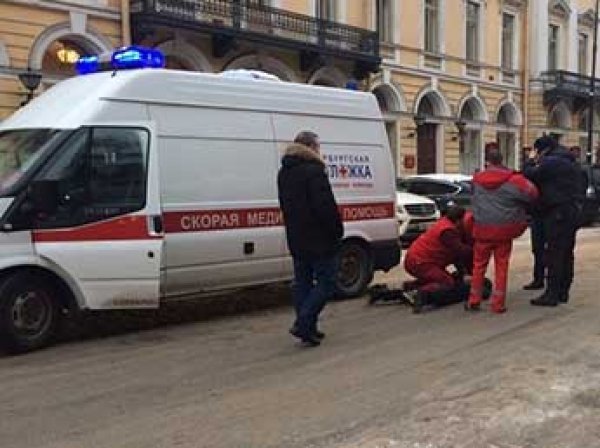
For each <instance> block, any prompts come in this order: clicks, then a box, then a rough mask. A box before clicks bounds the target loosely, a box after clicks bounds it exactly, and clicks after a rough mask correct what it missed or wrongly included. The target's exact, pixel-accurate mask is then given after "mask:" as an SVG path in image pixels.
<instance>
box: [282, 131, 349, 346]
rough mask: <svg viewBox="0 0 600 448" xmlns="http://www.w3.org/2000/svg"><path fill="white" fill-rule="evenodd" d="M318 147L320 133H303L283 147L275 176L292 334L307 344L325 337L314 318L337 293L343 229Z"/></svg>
mask: <svg viewBox="0 0 600 448" xmlns="http://www.w3.org/2000/svg"><path fill="white" fill-rule="evenodd" d="M319 150H320V143H319V137H318V136H317V135H316V134H315V133H313V132H310V131H304V132H301V133H300V134H298V136H297V137H296V139H295V140H294V143H293V144H292V145H290V146H289V147H288V148H287V149H286V151H285V154H284V156H283V159H282V161H281V169H280V170H279V175H278V178H277V185H278V189H279V204H280V206H281V209H282V211H283V218H284V221H285V230H286V236H287V242H288V247H289V249H290V252H291V254H292V257H293V259H294V291H293V292H294V305H295V308H296V322H295V323H294V325H293V327H292V329H291V330H290V333H291V334H292V335H294V336H296V337H297V338H299V339H300V340H301V341H302V343H303V344H304V345H305V346H309V347H314V346H317V345H319V343H320V341H321V339H323V337H324V334H323V333H321V332H320V331H319V330H318V329H317V320H318V318H319V314H320V312H321V311H322V310H323V307H324V306H325V304H326V303H327V300H328V299H329V298H331V297H332V296H333V294H334V292H335V279H336V255H337V251H338V248H339V245H340V242H341V239H342V236H343V233H344V228H343V225H342V220H341V218H340V215H339V212H338V208H337V204H336V202H335V198H334V196H333V192H332V190H331V185H330V184H329V179H328V177H327V174H326V173H325V163H324V162H323V160H322V158H321V156H320V153H319Z"/></svg>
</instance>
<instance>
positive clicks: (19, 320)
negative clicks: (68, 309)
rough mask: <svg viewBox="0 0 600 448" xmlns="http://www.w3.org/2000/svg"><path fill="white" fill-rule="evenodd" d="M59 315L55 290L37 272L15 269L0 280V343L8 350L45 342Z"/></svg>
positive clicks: (27, 348)
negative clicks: (14, 271) (15, 271)
mask: <svg viewBox="0 0 600 448" xmlns="http://www.w3.org/2000/svg"><path fill="white" fill-rule="evenodd" d="M59 318H60V307H59V306H58V301H57V298H56V291H55V288H53V287H52V285H50V284H48V282H47V281H45V280H44V279H43V278H40V276H39V275H35V274H33V273H31V272H26V271H23V272H17V273H15V274H11V275H10V276H8V277H6V278H4V279H3V281H2V283H1V284H0V344H2V346H3V348H4V349H5V350H7V351H8V352H9V353H24V352H28V351H32V350H36V349H38V348H41V347H44V346H46V345H48V344H49V343H50V342H51V341H52V338H53V337H54V334H55V331H56V328H57V325H58V321H59Z"/></svg>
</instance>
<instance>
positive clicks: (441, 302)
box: [403, 206, 473, 312]
mask: <svg viewBox="0 0 600 448" xmlns="http://www.w3.org/2000/svg"><path fill="white" fill-rule="evenodd" d="M471 232H472V215H471V213H466V211H465V209H464V208H462V207H459V206H453V207H451V208H450V209H448V212H447V213H446V215H445V216H444V217H442V218H441V219H440V220H439V221H438V222H437V223H435V224H434V225H433V227H431V228H430V229H429V230H427V231H426V232H425V233H423V234H422V235H421V236H419V238H417V239H416V240H415V242H414V243H413V244H412V245H411V246H410V248H409V249H408V252H407V253H406V258H405V260H404V269H405V270H406V272H408V273H409V274H410V275H412V276H413V277H414V278H415V281H414V282H406V283H405V286H404V288H403V289H404V291H405V292H408V290H410V289H414V288H416V291H417V292H416V295H415V296H414V299H413V307H414V309H415V312H419V311H420V310H421V308H422V307H424V306H445V305H450V304H453V303H459V302H462V301H465V300H466V299H467V297H468V294H469V285H468V284H467V283H465V281H464V275H465V274H470V273H471V270H472V264H473V245H472V241H473V240H472V235H471ZM451 265H454V266H455V267H456V272H455V273H454V274H451V273H450V272H449V271H448V270H447V268H448V267H449V266H451Z"/></svg>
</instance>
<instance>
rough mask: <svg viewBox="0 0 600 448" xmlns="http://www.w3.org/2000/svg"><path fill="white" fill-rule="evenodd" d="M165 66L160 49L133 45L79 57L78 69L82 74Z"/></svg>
mask: <svg viewBox="0 0 600 448" xmlns="http://www.w3.org/2000/svg"><path fill="white" fill-rule="evenodd" d="M164 66H165V56H164V55H163V54H162V53H161V52H160V51H159V50H154V49H151V48H143V47H138V46H131V47H124V48H119V49H118V50H115V51H114V52H113V53H110V54H102V55H100V56H84V57H82V58H79V60H78V61H77V64H76V69H77V73H79V74H80V75H87V74H89V73H96V72H101V71H112V70H128V69H135V68H162V67H164Z"/></svg>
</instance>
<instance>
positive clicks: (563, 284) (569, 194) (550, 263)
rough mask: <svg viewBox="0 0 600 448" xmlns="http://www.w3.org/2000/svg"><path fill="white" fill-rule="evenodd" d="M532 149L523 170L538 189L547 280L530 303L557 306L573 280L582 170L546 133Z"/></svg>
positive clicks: (581, 192)
mask: <svg viewBox="0 0 600 448" xmlns="http://www.w3.org/2000/svg"><path fill="white" fill-rule="evenodd" d="M534 148H535V149H534V151H532V152H531V154H530V158H529V160H528V161H527V162H526V163H525V166H524V167H523V173H524V174H525V176H526V177H527V178H528V179H530V180H531V181H532V182H534V183H535V184H536V185H537V186H538V188H539V189H540V195H541V196H540V204H539V206H540V212H541V215H542V219H543V222H544V232H545V236H546V244H547V246H546V255H547V258H546V261H547V268H548V281H547V285H546V290H545V291H544V293H543V294H542V295H541V296H540V297H538V298H537V299H534V300H532V301H531V304H532V305H535V306H557V305H558V304H559V303H566V302H568V301H569V290H570V288H571V283H572V282H573V275H574V262H575V256H574V249H575V240H576V234H577V229H578V227H579V222H580V217H581V212H582V209H583V201H584V198H585V191H582V185H583V181H582V177H583V172H582V170H581V168H580V166H579V165H578V163H577V162H576V160H575V157H574V155H573V154H572V153H571V152H569V151H568V150H567V149H566V148H564V147H562V146H561V145H559V144H558V142H557V141H556V140H555V139H553V138H552V137H550V136H543V137H540V138H538V139H537V140H536V141H535V143H534Z"/></svg>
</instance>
